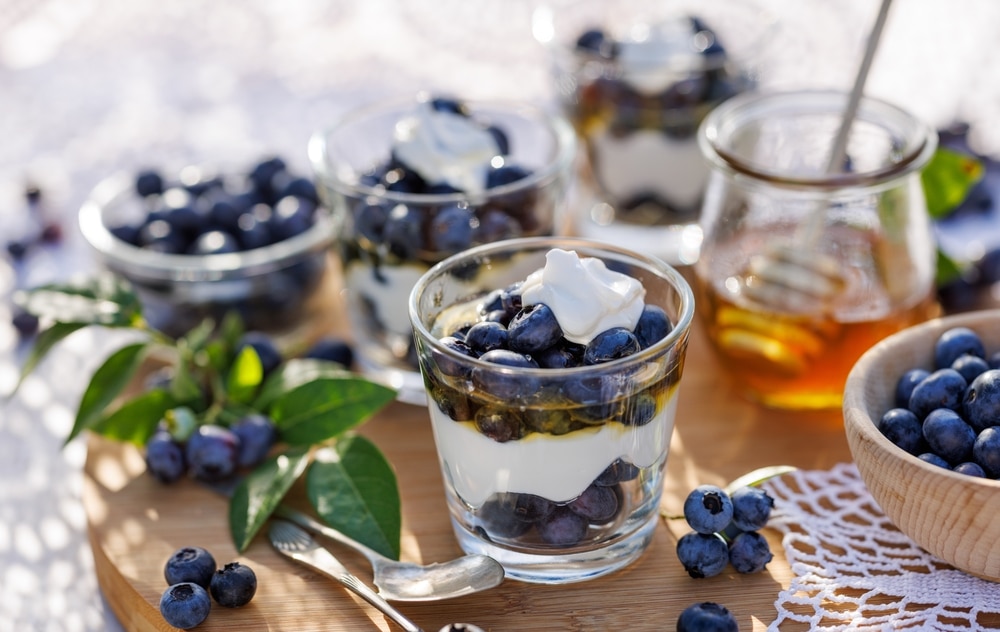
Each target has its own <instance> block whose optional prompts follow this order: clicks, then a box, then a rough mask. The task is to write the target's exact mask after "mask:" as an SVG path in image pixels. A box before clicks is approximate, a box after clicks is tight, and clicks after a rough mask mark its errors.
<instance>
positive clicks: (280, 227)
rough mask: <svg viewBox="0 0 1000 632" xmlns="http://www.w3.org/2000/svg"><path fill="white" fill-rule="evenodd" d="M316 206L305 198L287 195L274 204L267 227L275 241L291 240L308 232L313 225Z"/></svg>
mask: <svg viewBox="0 0 1000 632" xmlns="http://www.w3.org/2000/svg"><path fill="white" fill-rule="evenodd" d="M315 211H316V204H315V203H314V202H312V201H310V200H307V199H305V198H301V197H297V196H294V195H289V196H286V197H283V198H281V199H280V200H278V201H277V203H275V205H274V207H273V212H272V214H271V220H270V223H269V227H270V229H271V234H272V235H273V236H274V239H275V241H281V240H283V239H291V238H292V237H295V236H296V235H301V234H302V233H304V232H306V231H308V230H309V229H310V228H311V227H312V225H313V214H314V213H315Z"/></svg>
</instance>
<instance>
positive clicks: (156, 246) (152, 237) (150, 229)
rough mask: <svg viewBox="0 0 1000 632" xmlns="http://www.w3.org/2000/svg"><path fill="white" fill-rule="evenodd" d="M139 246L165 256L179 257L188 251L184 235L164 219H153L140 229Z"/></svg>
mask: <svg viewBox="0 0 1000 632" xmlns="http://www.w3.org/2000/svg"><path fill="white" fill-rule="evenodd" d="M139 246H140V247H141V248H145V249H147V250H153V251H155V252H162V253H164V254H171V255H178V254H182V253H183V252H184V251H186V250H187V247H188V241H187V238H186V237H184V235H183V234H182V233H181V232H180V231H179V230H177V229H176V228H174V226H173V225H172V224H171V223H170V222H168V221H166V220H164V219H153V220H152V221H148V222H146V223H145V224H143V225H142V227H141V228H140V229H139Z"/></svg>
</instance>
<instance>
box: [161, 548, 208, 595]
mask: <svg viewBox="0 0 1000 632" xmlns="http://www.w3.org/2000/svg"><path fill="white" fill-rule="evenodd" d="M215 569H216V566H215V558H214V557H212V554H211V553H209V552H208V551H207V550H206V549H203V548H202V547H200V546H185V547H183V548H180V549H177V550H176V551H174V554H173V555H171V556H170V558H169V559H167V563H166V564H165V565H164V567H163V577H164V579H166V580H167V584H168V585H171V586H172V585H174V584H180V583H183V582H190V583H192V584H197V585H198V586H201V587H202V588H208V585H209V584H210V583H211V581H212V575H214V574H215Z"/></svg>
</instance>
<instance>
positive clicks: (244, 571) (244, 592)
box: [209, 562, 257, 608]
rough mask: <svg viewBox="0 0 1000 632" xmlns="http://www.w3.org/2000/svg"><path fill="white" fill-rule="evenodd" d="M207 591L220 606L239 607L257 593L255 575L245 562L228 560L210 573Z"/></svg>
mask: <svg viewBox="0 0 1000 632" xmlns="http://www.w3.org/2000/svg"><path fill="white" fill-rule="evenodd" d="M209 591H210V592H211V593H212V598H213V599H215V602H216V603H217V604H219V605H220V606H224V607H226V608H240V607H242V606H245V605H247V604H248V603H250V600H251V599H253V596H254V595H255V594H256V593H257V575H256V574H255V573H254V572H253V569H251V568H250V567H249V566H246V565H245V564H240V563H239V562H230V563H228V564H226V565H225V566H223V567H222V568H220V569H219V570H218V571H216V572H215V573H214V574H213V575H212V582H211V584H210V585H209Z"/></svg>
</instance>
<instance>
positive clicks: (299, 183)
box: [277, 177, 319, 206]
mask: <svg viewBox="0 0 1000 632" xmlns="http://www.w3.org/2000/svg"><path fill="white" fill-rule="evenodd" d="M277 194H278V199H281V198H284V197H288V196H295V197H297V198H302V199H304V200H309V201H310V202H312V204H313V206H317V205H319V194H318V193H317V192H316V185H315V184H313V181H312V180H310V179H309V178H303V177H291V178H289V179H288V180H287V181H286V182H285V183H284V186H283V187H282V188H281V190H280V191H277Z"/></svg>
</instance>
